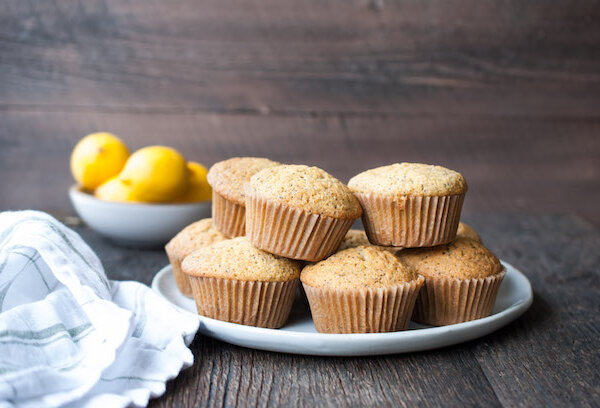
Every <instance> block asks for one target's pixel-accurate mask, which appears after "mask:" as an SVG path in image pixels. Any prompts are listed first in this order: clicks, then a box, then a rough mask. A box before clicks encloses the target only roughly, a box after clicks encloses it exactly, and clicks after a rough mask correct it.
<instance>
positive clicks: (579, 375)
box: [474, 216, 600, 407]
mask: <svg viewBox="0 0 600 408" xmlns="http://www.w3.org/2000/svg"><path fill="white" fill-rule="evenodd" d="M478 221H479V220H478ZM476 224H477V225H478V226H479V225H480V227H479V229H480V231H481V232H482V234H483V236H484V239H485V242H486V243H487V244H488V245H489V246H490V247H491V248H492V249H493V250H494V251H495V252H496V253H497V254H499V255H500V256H501V257H503V258H504V259H506V260H508V261H509V262H511V263H513V264H514V265H517V266H518V267H519V268H522V270H523V271H525V272H526V273H527V275H528V277H529V278H530V279H531V283H532V285H533V288H534V292H535V293H534V295H535V301H534V304H533V306H532V308H531V310H530V311H529V312H528V313H527V315H526V316H525V317H524V318H522V319H519V320H518V321H517V322H515V323H514V324H513V325H511V326H510V328H507V329H505V330H502V331H499V332H498V333H497V334H496V335H494V336H489V337H491V338H492V340H491V341H486V342H482V343H479V344H478V345H477V347H476V348H475V351H474V354H475V355H476V358H477V360H478V361H479V363H480V365H481V368H482V370H483V372H484V373H485V375H486V377H487V378H488V380H489V381H490V383H491V384H492V386H493V388H494V391H495V393H496V395H497V396H498V398H499V399H500V401H501V402H502V403H503V405H506V406H514V405H519V406H578V407H593V406H598V403H599V402H600V374H598V365H599V364H600V355H599V354H598V339H600V317H599V313H598V312H600V303H599V302H598V294H599V293H600V283H599V281H598V276H599V274H600V266H599V265H600V233H598V230H596V229H594V228H592V227H591V226H590V225H589V224H586V223H585V222H583V221H581V220H580V219H578V218H575V217H552V216H546V217H530V218H525V217H524V218H516V219H515V218H514V217H511V216H499V217H486V219H485V222H481V223H480V222H477V223H476ZM516 396H518V401H515V397H516Z"/></svg>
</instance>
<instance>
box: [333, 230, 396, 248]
mask: <svg viewBox="0 0 600 408" xmlns="http://www.w3.org/2000/svg"><path fill="white" fill-rule="evenodd" d="M362 245H367V246H374V247H375V248H379V249H383V250H384V251H389V252H391V253H395V252H396V251H398V250H399V249H400V248H398V247H386V246H380V245H373V244H371V243H370V242H369V238H368V237H367V234H366V233H365V232H364V231H363V230H359V229H351V230H348V232H347V233H346V235H345V236H344V239H343V240H342V243H341V244H340V246H339V247H338V249H337V251H336V252H340V251H343V250H345V249H348V248H356V247H357V246H362Z"/></svg>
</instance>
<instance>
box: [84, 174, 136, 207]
mask: <svg viewBox="0 0 600 408" xmlns="http://www.w3.org/2000/svg"><path fill="white" fill-rule="evenodd" d="M94 195H95V196H96V198H99V199H101V200H106V201H117V202H127V201H136V198H135V195H134V194H133V190H132V189H131V187H129V186H128V185H127V184H125V183H124V182H123V180H121V179H119V178H117V177H115V178H112V179H110V180H108V181H107V182H106V183H104V184H101V185H100V186H99V187H98V188H96V191H94Z"/></svg>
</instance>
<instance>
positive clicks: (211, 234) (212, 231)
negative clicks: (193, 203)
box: [165, 218, 227, 259]
mask: <svg viewBox="0 0 600 408" xmlns="http://www.w3.org/2000/svg"><path fill="white" fill-rule="evenodd" d="M226 239H227V238H226V237H225V236H224V235H223V234H221V233H220V232H219V231H217V229H216V228H215V227H214V226H213V224H212V218H205V219H203V220H200V221H196V222H194V223H193V224H190V225H188V226H187V227H185V228H184V229H182V230H181V231H179V233H178V234H177V235H175V236H174V237H173V238H172V239H171V240H170V241H169V243H167V245H166V247H165V248H166V249H167V251H168V252H169V253H170V254H172V255H174V256H176V257H178V258H179V259H183V258H185V257H186V256H188V255H189V254H191V253H192V252H194V251H195V250H197V249H200V248H203V247H205V246H208V245H211V244H214V243H215V242H219V241H223V240H226Z"/></svg>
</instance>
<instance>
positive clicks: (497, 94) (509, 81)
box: [0, 0, 600, 118]
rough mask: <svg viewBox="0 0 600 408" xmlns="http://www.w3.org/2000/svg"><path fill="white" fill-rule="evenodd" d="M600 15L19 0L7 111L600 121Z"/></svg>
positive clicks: (314, 4) (593, 4)
mask: <svg viewBox="0 0 600 408" xmlns="http://www.w3.org/2000/svg"><path fill="white" fill-rule="evenodd" d="M599 19H600V7H599V2H598V1H597V0H582V1H578V2H576V3H572V2H564V1H560V0H552V1H535V0H511V1H502V2H495V3H481V2H480V1H477V0H452V1H447V0H428V1H420V2H414V1H410V0H398V1H377V0H358V1H346V0H335V1H328V2H323V1H320V0H308V1H302V2H281V1H277V0H265V1H258V2H251V3H249V2H247V1H244V0H234V1H228V2H227V3H226V4H225V3H223V2H222V1H219V0H203V1H192V0H174V1H169V2H164V1H146V0H144V1H125V2H124V1H121V0H92V1H86V2H85V5H83V4H82V3H80V2H78V1H76V0H62V1H60V2H47V1H28V2H24V1H20V0H7V1H5V2H4V3H3V7H2V10H1V11H0V55H2V58H1V62H0V77H1V78H2V81H0V108H1V109H5V110H52V111H57V110H58V111H70V110H72V109H84V110H85V109H95V110H102V111H115V110H116V111H131V110H133V111H144V112H163V113H164V112H173V111H175V112H179V111H180V110H182V109H183V110H186V111H210V112H242V113H255V114H279V115H305V114H322V113H324V112H325V113H330V114H338V113H340V112H344V113H346V114H353V115H362V114H365V113H369V112H378V113H381V114H392V115H397V114H418V115H439V114H460V115H486V116H489V115H491V116H498V115H499V116H511V117H522V116H542V117H548V116H557V117H571V118H573V117H576V118H580V117H593V118H598V109H597V106H598V104H599V102H600V76H599V71H598V67H599V66H600V53H598V46H599V45H600V25H598V24H597V21H598V20H599Z"/></svg>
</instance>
